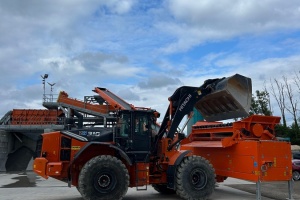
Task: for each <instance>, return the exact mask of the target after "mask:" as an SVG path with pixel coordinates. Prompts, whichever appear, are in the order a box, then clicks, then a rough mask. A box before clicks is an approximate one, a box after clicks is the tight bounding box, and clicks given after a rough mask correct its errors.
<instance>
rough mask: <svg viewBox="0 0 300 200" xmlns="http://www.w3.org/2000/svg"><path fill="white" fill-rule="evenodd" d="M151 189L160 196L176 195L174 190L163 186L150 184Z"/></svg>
mask: <svg viewBox="0 0 300 200" xmlns="http://www.w3.org/2000/svg"><path fill="white" fill-rule="evenodd" d="M152 187H153V188H154V190H156V191H157V192H159V193H160V194H166V195H168V194H175V193H176V191H175V190H172V189H170V188H167V185H165V184H152Z"/></svg>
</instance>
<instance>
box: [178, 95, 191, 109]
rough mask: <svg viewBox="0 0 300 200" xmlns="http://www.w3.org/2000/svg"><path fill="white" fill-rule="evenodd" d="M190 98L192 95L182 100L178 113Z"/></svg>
mask: <svg viewBox="0 0 300 200" xmlns="http://www.w3.org/2000/svg"><path fill="white" fill-rule="evenodd" d="M191 98H192V95H191V94H189V95H188V96H187V97H186V98H185V100H184V102H183V103H182V104H181V105H180V107H179V110H180V111H182V110H183V109H184V107H185V106H186V104H187V103H188V102H189V101H190V100H191Z"/></svg>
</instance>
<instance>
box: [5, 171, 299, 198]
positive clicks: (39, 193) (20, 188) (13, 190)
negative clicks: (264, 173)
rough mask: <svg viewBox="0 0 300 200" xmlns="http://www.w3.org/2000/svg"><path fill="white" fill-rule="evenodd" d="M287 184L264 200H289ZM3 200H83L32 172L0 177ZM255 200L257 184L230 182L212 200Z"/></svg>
mask: <svg viewBox="0 0 300 200" xmlns="http://www.w3.org/2000/svg"><path fill="white" fill-rule="evenodd" d="M294 190H295V193H294V199H295V200H300V181H298V182H294ZM287 192H288V187H287V183H282V182H280V183H272V184H270V183H268V184H266V183H263V185H262V194H263V197H262V199H263V200H271V199H286V198H287V197H288V194H287ZM0 199H1V200H82V198H81V196H80V194H79V193H78V191H77V189H76V188H75V187H72V188H68V187H67V185H66V183H63V182H60V181H57V180H55V179H51V178H50V179H48V180H45V179H43V178H41V177H37V176H36V175H35V174H34V173H32V172H27V174H24V173H23V174H0ZM140 199H143V200H154V199H164V200H171V199H172V200H180V198H179V197H178V196H177V195H168V196H166V195H161V194H159V193H157V192H156V191H155V190H154V189H153V188H152V187H151V186H149V187H148V190H147V191H136V189H135V188H130V189H129V190H128V193H127V195H126V196H125V197H124V200H140ZM216 199H218V200H253V199H255V184H254V183H251V182H248V181H242V180H238V179H231V178H229V179H228V180H226V181H225V182H224V183H221V184H218V186H217V187H216V190H215V192H214V194H213V195H212V196H211V197H210V200H216Z"/></svg>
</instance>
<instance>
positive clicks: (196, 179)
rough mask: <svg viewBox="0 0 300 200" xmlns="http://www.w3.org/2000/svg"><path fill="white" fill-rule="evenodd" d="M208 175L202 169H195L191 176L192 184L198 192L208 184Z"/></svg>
mask: <svg viewBox="0 0 300 200" xmlns="http://www.w3.org/2000/svg"><path fill="white" fill-rule="evenodd" d="M207 179H208V178H207V175H206V173H205V172H204V171H203V170H201V169H194V170H193V171H192V173H191V174H190V180H191V184H192V185H193V187H194V188H195V189H196V190H201V189H203V188H204V187H205V186H206V184H207Z"/></svg>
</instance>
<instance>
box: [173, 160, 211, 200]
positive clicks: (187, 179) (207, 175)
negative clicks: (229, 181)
mask: <svg viewBox="0 0 300 200" xmlns="http://www.w3.org/2000/svg"><path fill="white" fill-rule="evenodd" d="M215 183H216V180H215V171H214V169H213V167H212V165H211V164H210V163H209V161H208V160H206V159H205V158H203V157H200V156H189V157H185V158H184V159H183V161H182V162H181V163H180V164H179V166H178V168H177V173H176V193H177V194H178V195H179V196H180V197H181V198H183V199H186V200H206V199H207V198H208V197H209V196H210V195H211V194H212V193H213V191H214V189H215Z"/></svg>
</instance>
